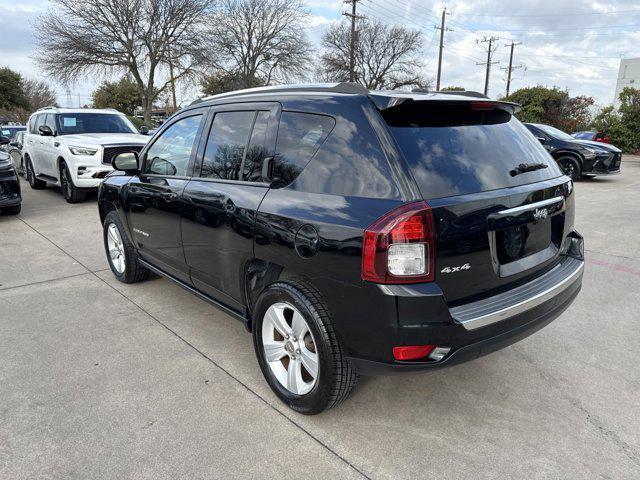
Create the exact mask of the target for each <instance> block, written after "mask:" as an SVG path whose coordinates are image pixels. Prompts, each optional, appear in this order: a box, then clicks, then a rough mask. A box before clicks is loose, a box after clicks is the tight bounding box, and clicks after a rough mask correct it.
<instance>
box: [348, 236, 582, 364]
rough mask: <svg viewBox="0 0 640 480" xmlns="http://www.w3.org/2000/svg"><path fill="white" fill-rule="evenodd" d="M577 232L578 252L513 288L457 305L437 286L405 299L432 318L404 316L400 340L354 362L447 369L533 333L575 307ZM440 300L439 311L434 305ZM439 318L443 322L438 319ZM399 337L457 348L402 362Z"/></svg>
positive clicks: (579, 279) (578, 271)
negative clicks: (395, 354) (397, 354)
mask: <svg viewBox="0 0 640 480" xmlns="http://www.w3.org/2000/svg"><path fill="white" fill-rule="evenodd" d="M574 235H575V236H574V238H576V243H579V245H576V250H577V251H572V252H570V253H572V254H574V255H572V256H569V255H563V256H562V257H561V260H560V262H559V263H558V264H557V265H556V266H555V267H554V268H553V269H551V270H550V271H548V272H546V273H545V274H543V275H541V276H540V277H538V278H536V279H535V280H532V281H531V282H529V283H526V284H524V285H520V286H519V287H516V288H514V289H512V290H509V291H507V292H504V293H501V294H498V295H495V296H493V297H489V298H486V299H483V300H480V301H477V302H473V303H469V304H465V305H462V306H458V307H453V308H447V307H446V304H445V303H444V298H443V296H442V294H441V293H440V295H438V293H437V292H436V291H435V289H432V290H434V291H432V292H431V293H430V294H429V295H425V296H423V297H422V299H419V298H416V296H415V295H413V296H412V297H404V298H399V309H398V310H399V313H400V314H402V312H403V311H409V310H411V311H415V310H416V309H420V310H421V311H422V312H423V316H429V317H430V318H429V321H428V322H424V323H423V324H415V323H413V324H412V325H406V326H402V322H403V319H402V317H400V318H399V324H400V325H399V328H398V329H397V334H396V335H395V340H393V339H392V340H390V344H389V345H388V346H387V347H386V350H387V352H377V353H378V355H377V356H376V357H373V356H372V357H370V358H362V357H356V356H350V357H349V361H350V362H351V365H352V366H353V368H354V369H355V370H356V371H358V372H360V373H362V374H365V375H367V374H370V375H374V374H384V373H390V372H401V371H416V370H429V369H434V368H442V367H447V366H451V365H456V364H458V363H462V362H465V361H468V360H472V359H474V358H477V357H480V356H482V355H486V354H488V353H491V352H494V351H496V350H499V349H501V348H504V347H506V346H508V345H511V344H513V343H515V342H517V341H519V340H521V339H523V338H525V337H527V336H529V335H531V334H532V333H534V332H536V331H537V330H539V329H540V328H542V327H544V326H545V325H547V324H549V323H550V322H552V321H553V320H554V319H556V318H557V317H558V316H559V315H560V314H561V313H562V312H563V311H564V310H565V309H566V308H567V307H569V305H571V303H572V302H573V300H574V299H575V298H576V296H577V295H578V293H579V291H580V289H581V287H582V276H583V270H584V260H583V258H582V237H580V236H579V235H578V234H575V233H574ZM438 301H439V302H440V309H439V312H438V311H437V309H434V308H433V306H434V305H438ZM407 302H413V306H412V307H411V309H405V308H403V303H407ZM443 304H444V305H443ZM438 318H439V319H441V321H440V322H438V321H434V320H436V319H438ZM393 342H395V345H437V346H438V347H445V348H450V349H451V350H450V351H449V353H448V354H447V355H446V356H445V357H444V358H443V359H442V360H439V361H435V360H429V359H425V361H413V362H399V361H395V360H394V359H393V358H392V357H391V350H392V347H393V345H392V343H393ZM371 353H372V354H375V352H371Z"/></svg>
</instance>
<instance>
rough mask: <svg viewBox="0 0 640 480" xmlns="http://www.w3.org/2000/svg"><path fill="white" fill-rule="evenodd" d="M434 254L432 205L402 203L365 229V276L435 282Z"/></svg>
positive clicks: (379, 280) (389, 280)
mask: <svg viewBox="0 0 640 480" xmlns="http://www.w3.org/2000/svg"><path fill="white" fill-rule="evenodd" d="M434 253H435V250H434V231H433V217H432V215H431V209H430V208H429V205H427V204H426V202H415V203H409V204H407V205H402V206H401V207H398V208H396V209H395V210H392V211H390V212H389V213H387V214H386V215H384V216H383V217H381V218H379V219H378V220H376V221H375V222H374V223H373V224H372V225H371V226H370V227H369V228H367V229H366V230H365V232H364V242H363V248H362V279H363V280H367V281H369V282H374V283H386V284H393V283H419V282H432V281H433V269H434Z"/></svg>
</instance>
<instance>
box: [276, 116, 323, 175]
mask: <svg viewBox="0 0 640 480" xmlns="http://www.w3.org/2000/svg"><path fill="white" fill-rule="evenodd" d="M334 125H335V120H334V119H333V118H331V117H327V116H325V115H315V114H310V113H296V112H282V115H281V117H280V126H279V127H278V140H277V143H276V156H275V160H274V164H273V180H274V186H276V187H283V186H285V185H289V184H290V183H291V182H293V181H294V180H295V179H296V177H297V176H298V175H299V174H300V172H301V171H302V169H303V168H304V167H305V166H306V165H307V163H309V160H311V157H313V155H314V154H315V153H316V151H317V150H318V147H320V145H321V144H322V142H324V140H325V139H326V138H327V136H328V135H329V132H331V129H333V126H334Z"/></svg>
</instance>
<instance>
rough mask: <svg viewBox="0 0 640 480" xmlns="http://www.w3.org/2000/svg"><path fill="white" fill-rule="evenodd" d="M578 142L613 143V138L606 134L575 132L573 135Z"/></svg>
mask: <svg viewBox="0 0 640 480" xmlns="http://www.w3.org/2000/svg"><path fill="white" fill-rule="evenodd" d="M571 136H572V137H573V138H577V139H578V140H591V141H592V142H600V143H611V137H610V136H609V135H607V134H606V133H604V132H587V131H585V132H574V133H572V134H571Z"/></svg>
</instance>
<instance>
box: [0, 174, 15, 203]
mask: <svg viewBox="0 0 640 480" xmlns="http://www.w3.org/2000/svg"><path fill="white" fill-rule="evenodd" d="M17 193H18V182H17V181H16V180H15V179H13V178H12V179H11V180H10V181H2V180H0V197H3V198H4V197H9V198H11V197H14V196H15V195H16V194H17Z"/></svg>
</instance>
